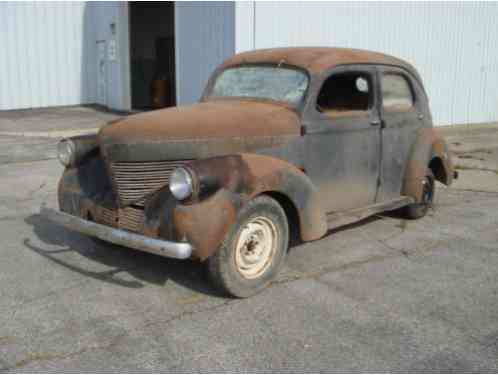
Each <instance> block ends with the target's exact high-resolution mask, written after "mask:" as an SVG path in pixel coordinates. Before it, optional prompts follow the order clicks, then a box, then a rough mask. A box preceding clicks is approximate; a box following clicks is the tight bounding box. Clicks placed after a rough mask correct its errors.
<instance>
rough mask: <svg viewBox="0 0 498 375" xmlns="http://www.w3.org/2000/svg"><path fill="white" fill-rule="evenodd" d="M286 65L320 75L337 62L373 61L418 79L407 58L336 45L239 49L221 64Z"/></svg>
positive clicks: (347, 63)
mask: <svg viewBox="0 0 498 375" xmlns="http://www.w3.org/2000/svg"><path fill="white" fill-rule="evenodd" d="M257 63H260V64H287V65H294V66H297V67H300V68H303V69H305V70H307V71H309V72H310V73H312V74H319V73H321V72H323V71H326V70H329V69H330V68H333V67H335V66H339V65H349V64H376V65H391V66H397V67H401V68H404V69H405V70H407V71H409V72H410V73H412V74H413V75H414V76H415V77H416V78H417V79H418V80H419V81H420V82H421V80H420V77H419V75H418V73H417V71H416V69H415V68H414V67H413V66H412V65H411V64H409V63H407V62H406V61H403V60H401V59H398V58H396V57H394V56H390V55H386V54H383V53H379V52H373V51H367V50H361V49H352V48H336V47H288V48H271V49H260V50H253V51H248V52H242V53H239V54H237V55H234V56H233V57H231V58H229V59H228V60H226V61H225V62H224V63H223V65H222V66H223V67H230V66H234V65H242V64H257Z"/></svg>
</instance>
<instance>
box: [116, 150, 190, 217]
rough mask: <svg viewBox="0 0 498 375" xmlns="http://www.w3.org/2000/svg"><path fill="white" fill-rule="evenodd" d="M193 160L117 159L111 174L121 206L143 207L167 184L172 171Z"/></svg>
mask: <svg viewBox="0 0 498 375" xmlns="http://www.w3.org/2000/svg"><path fill="white" fill-rule="evenodd" d="M191 161H192V160H191V159H189V160H165V161H115V162H111V163H110V168H109V169H110V174H111V179H112V181H113V186H114V189H115V192H116V195H117V197H118V199H119V202H120V206H122V207H124V206H129V205H131V204H134V205H137V206H140V207H143V206H144V205H145V200H146V198H147V196H148V195H150V194H151V193H153V192H154V191H157V190H158V189H160V188H162V187H164V186H167V185H168V184H169V179H170V176H171V173H172V172H173V171H174V170H175V169H176V168H178V167H182V166H184V165H185V164H187V163H189V162H191Z"/></svg>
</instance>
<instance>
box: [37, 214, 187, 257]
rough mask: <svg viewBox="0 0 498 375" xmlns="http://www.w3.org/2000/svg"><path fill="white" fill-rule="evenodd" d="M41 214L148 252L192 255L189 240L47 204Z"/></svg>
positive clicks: (72, 228)
mask: <svg viewBox="0 0 498 375" xmlns="http://www.w3.org/2000/svg"><path fill="white" fill-rule="evenodd" d="M40 214H41V215H42V216H44V217H46V218H47V219H49V220H51V221H53V222H55V223H57V224H60V225H62V226H64V227H66V228H69V229H71V230H75V231H77V232H81V233H84V234H86V235H89V236H93V237H97V238H100V239H101V240H104V241H108V242H112V243H115V244H117V245H121V246H126V247H130V248H133V249H135V250H140V251H144V252H146V253H151V254H156V255H160V256H163V257H168V258H177V259H187V258H190V256H191V255H192V250H193V249H192V245H191V244H189V243H187V242H172V241H165V240H160V239H156V238H150V237H146V236H142V235H140V234H136V233H132V232H128V231H126V230H122V229H116V228H112V227H108V226H106V225H102V224H97V223H94V222H92V221H89V220H84V219H81V218H79V217H76V216H73V215H69V214H66V213H64V212H61V211H58V210H53V209H50V208H47V207H45V206H42V207H41V209H40Z"/></svg>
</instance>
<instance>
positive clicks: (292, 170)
mask: <svg viewBox="0 0 498 375" xmlns="http://www.w3.org/2000/svg"><path fill="white" fill-rule="evenodd" d="M190 167H191V168H192V170H193V171H194V172H195V173H196V174H197V175H198V176H199V179H200V182H199V183H200V184H201V185H202V184H204V182H203V180H204V181H206V185H203V186H207V184H208V183H209V184H211V187H207V188H206V189H207V190H206V191H210V192H211V195H210V196H208V197H205V198H204V199H201V200H200V201H199V202H198V203H193V204H186V205H178V206H177V207H176V208H175V210H174V213H173V215H174V219H173V220H174V225H175V227H176V228H177V232H179V236H180V238H186V239H188V240H190V241H191V242H193V245H194V247H195V248H196V252H197V254H196V255H197V256H198V257H199V258H200V259H201V260H204V259H207V258H208V257H209V256H210V255H211V254H212V253H213V252H214V251H216V249H217V247H218V245H219V244H220V243H221V241H222V240H223V237H224V236H225V234H226V233H227V232H228V230H229V229H230V227H231V225H233V224H234V223H235V221H236V220H237V215H238V213H239V211H240V210H241V209H242V207H244V205H245V204H247V202H249V201H250V200H252V199H253V198H255V197H257V196H258V195H261V194H267V195H269V196H271V197H272V198H274V199H275V200H276V201H277V202H278V203H279V204H280V205H281V206H282V208H283V209H284V212H285V213H286V216H287V218H288V220H289V221H291V220H294V221H292V222H291V225H292V223H296V222H297V223H298V224H299V232H300V239H302V240H303V241H310V240H314V239H318V238H320V237H322V236H323V235H324V234H325V233H326V232H327V222H326V219H325V213H324V212H323V209H322V207H321V205H320V201H319V198H318V194H317V190H316V188H315V186H314V185H313V184H312V182H311V180H310V179H309V177H308V176H306V175H305V174H304V172H303V171H301V170H300V169H298V168H297V167H295V166H294V165H292V164H289V163H287V162H286V161H284V160H281V159H277V158H273V157H269V156H264V155H258V154H236V155H230V156H225V157H223V156H222V157H216V158H211V159H204V160H199V161H196V162H194V163H192V164H191V166H190ZM203 176H205V177H203ZM214 215H216V216H217V217H221V218H222V219H220V220H209V219H208V218H211V217H213V216H214ZM296 217H297V218H298V220H297V221H296V220H295V219H296ZM198 228H202V235H200V232H199V230H198Z"/></svg>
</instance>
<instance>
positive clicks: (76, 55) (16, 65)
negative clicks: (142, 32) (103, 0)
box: [0, 2, 96, 110]
mask: <svg viewBox="0 0 498 375" xmlns="http://www.w3.org/2000/svg"><path fill="white" fill-rule="evenodd" d="M93 29H94V24H93V20H92V19H90V18H88V15H87V4H86V3H66V2H57V3H51V2H47V3H42V2H36V3H35V2H29V3H13V2H2V3H0V46H1V47H0V110H6V109H14V108H15V109H19V108H31V107H46V106H60V105H73V104H80V103H92V102H94V99H95V89H96V86H95V81H94V80H93V79H90V77H93V76H94V75H95V72H94V68H95V64H94V60H95V59H94V55H93V54H92V51H93V48H94V44H95V39H93V38H92V35H93Z"/></svg>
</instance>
